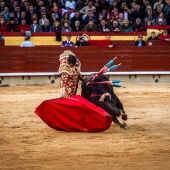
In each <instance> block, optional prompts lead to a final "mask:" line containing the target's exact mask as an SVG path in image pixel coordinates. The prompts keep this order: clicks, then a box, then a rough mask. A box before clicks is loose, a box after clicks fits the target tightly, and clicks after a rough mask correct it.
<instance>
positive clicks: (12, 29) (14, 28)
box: [7, 17, 20, 32]
mask: <svg viewBox="0 0 170 170" xmlns="http://www.w3.org/2000/svg"><path fill="white" fill-rule="evenodd" d="M7 31H8V32H19V31H20V30H19V27H18V25H17V24H15V18H13V17H11V18H9V24H8V25H7Z"/></svg>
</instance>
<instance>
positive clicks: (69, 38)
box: [61, 34, 75, 47]
mask: <svg viewBox="0 0 170 170" xmlns="http://www.w3.org/2000/svg"><path fill="white" fill-rule="evenodd" d="M66 38H67V40H65V41H63V42H62V44H61V47H75V44H74V43H73V42H72V41H71V35H69V34H68V35H67V37H66Z"/></svg>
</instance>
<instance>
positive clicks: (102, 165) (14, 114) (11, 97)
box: [0, 84, 170, 170]
mask: <svg viewBox="0 0 170 170" xmlns="http://www.w3.org/2000/svg"><path fill="white" fill-rule="evenodd" d="M126 87H127V88H124V89H116V90H115V91H116V94H117V95H118V96H119V98H120V99H121V100H122V102H123V104H124V107H125V111H126V113H127V114H128V117H129V119H128V121H127V122H126V123H127V129H126V130H124V129H120V128H119V127H118V126H116V125H115V124H112V125H111V127H110V129H109V130H107V131H105V132H101V133H83V132H82V133H78V132H77V133H68V132H59V131H55V130H53V129H51V128H50V127H48V126H47V125H46V124H45V123H43V122H42V120H41V119H40V118H39V117H38V116H36V115H35V114H34V110H35V108H36V107H37V106H38V105H39V104H40V103H41V102H42V101H43V100H46V99H52V98H56V97H58V94H59V92H58V90H59V89H58V88H57V87H55V86H50V85H49V86H14V87H0V169H1V170H10V169H14V170H20V169H24V170H32V169H35V170H46V169H50V170H100V169H101V170H125V169H126V170H157V169H159V170H169V169H170V109H169V107H170V84H126ZM78 94H80V91H78Z"/></svg>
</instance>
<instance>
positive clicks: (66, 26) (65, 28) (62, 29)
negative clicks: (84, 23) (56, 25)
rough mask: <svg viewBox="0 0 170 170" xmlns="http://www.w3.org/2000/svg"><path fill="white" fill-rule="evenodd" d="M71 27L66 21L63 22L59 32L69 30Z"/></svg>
mask: <svg viewBox="0 0 170 170" xmlns="http://www.w3.org/2000/svg"><path fill="white" fill-rule="evenodd" d="M71 31H72V28H71V27H70V25H69V23H68V22H65V23H64V25H63V26H62V27H61V32H71Z"/></svg>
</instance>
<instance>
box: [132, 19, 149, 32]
mask: <svg viewBox="0 0 170 170" xmlns="http://www.w3.org/2000/svg"><path fill="white" fill-rule="evenodd" d="M132 29H133V31H135V32H143V31H146V28H145V26H144V25H143V24H142V23H141V19H140V18H136V22H135V23H134V24H133V26H132Z"/></svg>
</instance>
